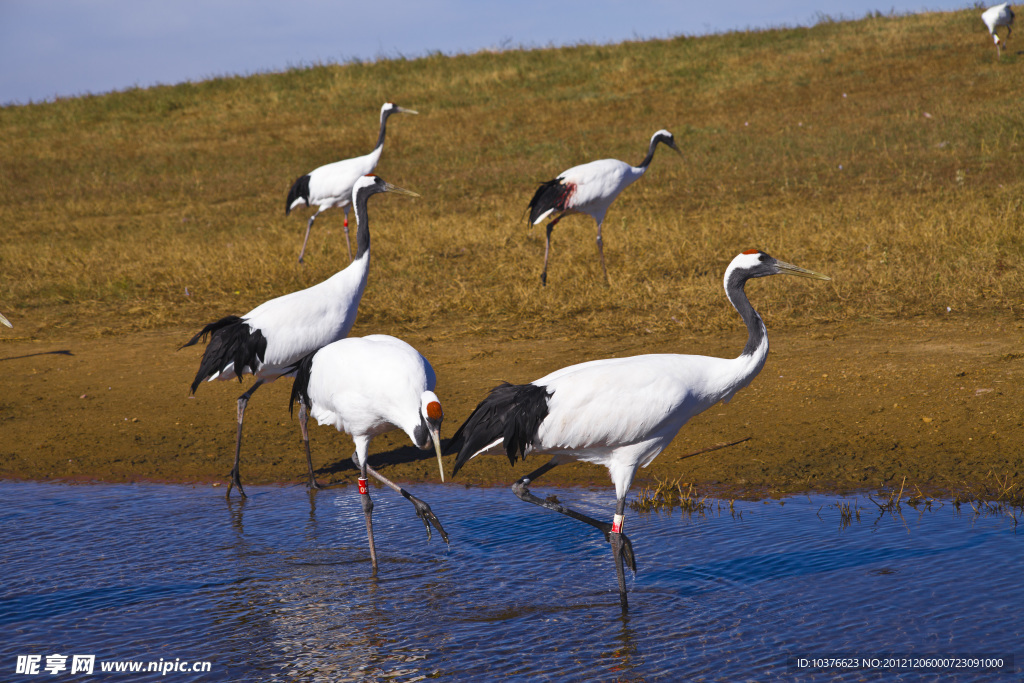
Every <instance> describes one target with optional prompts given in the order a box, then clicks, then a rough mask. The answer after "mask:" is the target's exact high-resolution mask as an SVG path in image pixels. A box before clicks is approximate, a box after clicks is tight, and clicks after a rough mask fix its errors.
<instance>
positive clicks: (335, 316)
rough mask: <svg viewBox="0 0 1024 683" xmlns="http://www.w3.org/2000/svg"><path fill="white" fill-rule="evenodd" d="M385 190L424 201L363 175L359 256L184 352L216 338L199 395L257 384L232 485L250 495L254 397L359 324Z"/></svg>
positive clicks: (212, 331)
mask: <svg viewBox="0 0 1024 683" xmlns="http://www.w3.org/2000/svg"><path fill="white" fill-rule="evenodd" d="M381 192H397V193H399V194H405V195H409V196H412V197H418V196H419V195H418V194H416V193H415V192H410V191H408V190H403V189H402V188H400V187H395V186H394V185H391V184H390V183H386V182H384V181H383V180H381V179H380V178H378V177H377V176H363V177H362V178H360V179H359V180H358V181H357V182H356V184H355V188H354V189H353V191H352V194H353V196H354V197H355V201H354V204H355V210H356V249H357V252H356V258H355V261H353V262H352V263H351V264H349V266H348V267H347V268H345V269H344V270H342V271H340V272H338V273H335V274H334V275H333V276H331V277H330V278H328V279H327V280H324V281H323V282H321V283H319V284H316V285H313V286H312V287H309V288H307V289H302V290H299V291H297V292H292V293H291V294H285V295H284V296H279V297H277V298H276V299H271V300H270V301H266V302H264V303H262V304H260V305H259V306H257V307H256V308H254V309H252V310H251V311H249V312H248V313H246V314H245V315H243V316H241V317H239V316H236V315H229V316H227V317H226V318H221V319H220V320H218V321H217V322H214V323H210V324H209V325H207V326H206V327H204V328H203V329H202V330H200V331H199V333H197V334H196V335H195V336H194V337H192V339H190V340H189V341H188V343H186V344H185V345H184V346H182V347H181V348H185V347H186V346H192V345H193V344H195V343H196V342H198V341H199V340H200V339H204V338H205V337H206V336H207V335H209V336H210V343H209V344H208V345H207V347H206V350H205V351H204V352H203V359H202V361H200V363H199V371H198V372H197V373H196V377H195V379H194V380H193V381H192V390H191V393H192V394H194V393H195V392H196V389H198V388H199V384H200V383H201V382H203V381H204V380H206V381H210V382H212V381H213V380H217V379H219V380H230V379H234V378H236V377H237V378H238V381H239V382H241V381H242V375H244V374H251V375H253V377H255V378H256V383H255V384H253V385H252V387H250V389H249V390H248V391H246V392H245V393H244V394H242V395H241V396H239V398H238V432H237V436H236V438H235V464H234V467H233V468H232V469H231V483H230V484H229V485H228V490H227V495H230V494H231V488H232V486H237V487H238V491H239V493H241V494H242V496H245V491H244V490H243V489H242V483H241V481H239V478H238V460H239V454H240V453H241V449H242V421H243V419H244V418H245V407H246V405H247V404H248V403H249V398H250V397H251V396H252V395H253V392H255V391H256V390H257V389H259V388H260V387H261V386H262V385H264V384H266V383H267V382H273V381H274V380H276V379H277V378H278V377H281V376H283V375H288V374H292V373H293V371H294V367H293V366H294V365H295V364H296V363H298V362H299V361H300V360H302V358H304V357H305V356H307V355H309V354H310V353H313V352H314V351H316V350H317V349H319V348H321V347H323V346H326V345H327V344H330V343H331V342H334V341H337V340H339V339H342V338H344V337H346V336H348V333H349V330H351V329H352V325H353V323H355V321H356V313H357V312H358V311H359V300H360V299H362V297H363V291H364V290H365V289H366V278H367V275H368V273H369V270H370V222H369V218H368V216H367V213H366V202H367V200H368V199H369V198H370V197H372V196H373V195H375V194H378V193H381Z"/></svg>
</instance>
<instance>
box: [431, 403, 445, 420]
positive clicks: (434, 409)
mask: <svg viewBox="0 0 1024 683" xmlns="http://www.w3.org/2000/svg"><path fill="white" fill-rule="evenodd" d="M442 415H444V413H442V412H441V404H440V403H438V402H437V401H431V402H430V403H428V404H427V417H429V418H430V419H431V420H440V419H441V416H442Z"/></svg>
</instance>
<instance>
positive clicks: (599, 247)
mask: <svg viewBox="0 0 1024 683" xmlns="http://www.w3.org/2000/svg"><path fill="white" fill-rule="evenodd" d="M601 225H602V224H601V223H598V224H597V253H598V255H599V256H600V257H601V270H602V271H604V283H605V284H606V285H608V284H611V282H610V281H609V280H608V266H606V265H605V264H604V240H603V239H601Z"/></svg>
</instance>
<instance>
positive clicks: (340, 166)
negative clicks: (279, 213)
mask: <svg viewBox="0 0 1024 683" xmlns="http://www.w3.org/2000/svg"><path fill="white" fill-rule="evenodd" d="M418 113H419V112H416V111H413V110H412V109H403V108H402V107H399V106H398V105H396V104H393V103H391V102H385V103H384V105H383V106H382V107H381V108H380V133H379V134H378V135H377V146H376V147H374V148H373V151H372V152H370V153H369V154H365V155H363V156H361V157H353V158H352V159H344V160H343V161H335V162H334V163H333V164H326V165H324V166H321V167H320V168H317V169H314V170H312V171H310V172H309V173H307V174H306V175H304V176H302V177H301V178H299V179H298V180H296V181H295V182H294V183H293V184H292V189H291V190H289V191H288V199H287V201H286V202H285V205H284V215H286V216H287V215H288V214H289V213H291V211H292V209H294V208H296V207H299V206H303V205H304V206H315V207H317V212H316V213H314V214H313V215H312V216H311V217H310V219H309V222H308V223H307V224H306V236H305V238H303V240H302V251H300V252H299V263H302V262H303V260H302V259H303V257H304V256H305V254H306V242H308V241H309V231H310V230H311V229H312V228H313V221H315V220H316V217H317V216H319V215H320V214H321V213H323V212H324V211H326V210H327V209H331V208H334V207H335V206H339V207H341V208H342V209H344V210H345V244H346V245H347V246H348V258H349V260H350V261H351V260H352V243H351V242H350V241H349V238H348V210H349V206H350V205H351V203H352V188H353V186H354V185H355V184H356V181H357V180H358V179H359V178H362V177H363V176H364V175H367V174H369V173H373V169H374V168H376V166H377V162H378V161H379V160H380V154H381V152H382V151H383V150H384V133H385V132H386V131H387V125H388V117H389V116H391V115H392V114H418Z"/></svg>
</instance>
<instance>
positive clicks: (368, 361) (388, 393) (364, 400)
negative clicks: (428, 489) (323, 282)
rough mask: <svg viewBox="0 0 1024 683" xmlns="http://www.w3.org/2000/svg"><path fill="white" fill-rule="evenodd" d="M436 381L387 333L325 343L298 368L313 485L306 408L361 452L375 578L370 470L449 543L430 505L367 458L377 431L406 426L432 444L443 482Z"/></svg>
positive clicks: (296, 387) (420, 444) (419, 441)
mask: <svg viewBox="0 0 1024 683" xmlns="http://www.w3.org/2000/svg"><path fill="white" fill-rule="evenodd" d="M436 384H437V376H436V375H435V374H434V369H433V368H431V367H430V363H429V362H427V359H426V358H424V357H423V356H421V355H420V353H419V352H418V351H417V350H416V349H414V348H413V347H411V346H409V345H408V344H406V343H405V342H404V341H402V340H401V339H396V338H394V337H389V336H387V335H383V334H375V335H370V336H368V337H349V338H348V339H342V340H340V341H336V342H334V343H333V344H328V345H327V346H325V347H323V348H322V349H320V350H319V351H317V352H316V353H313V354H310V355H309V356H306V357H305V358H304V359H303V360H302V361H301V362H300V363H299V365H298V367H297V372H296V374H295V383H294V384H292V396H291V403H290V406H291V407H292V408H294V405H295V401H296V400H298V402H299V426H300V427H301V428H302V441H303V443H304V444H305V446H306V463H307V464H308V465H309V481H310V485H311V486H315V485H316V481H315V480H314V478H313V459H312V456H311V455H310V453H309V431H308V430H307V428H306V423H307V419H308V418H307V410H308V415H312V416H313V418H314V419H316V421H317V422H319V423H320V424H322V425H333V426H334V427H335V428H336V429H337V430H338V431H339V432H347V433H348V434H350V435H351V436H352V441H354V442H355V446H356V452H355V454H354V455H353V456H352V460H353V461H354V462H355V464H356V466H357V467H359V493H360V496H359V498H360V500H361V501H362V506H363V514H364V515H365V516H366V535H367V538H368V539H369V542H370V561H371V562H372V564H373V575H374V576H376V575H377V550H376V546H375V545H374V543H373V521H372V519H371V513H372V512H373V502H372V501H371V500H370V490H369V488H368V487H367V485H366V475H367V473H369V474H370V475H371V476H373V477H374V478H376V479H378V480H379V481H381V482H382V483H383V484H384V485H385V486H388V487H390V488H392V489H394V490H395V491H397V492H398V493H400V494H402V496H404V497H405V498H406V499H407V500H409V502H411V503H412V504H413V506H414V507H415V508H416V515H417V516H418V517H419V518H420V519H421V520H423V526H425V527H426V528H427V540H428V541H429V540H430V524H433V525H434V526H435V527H436V528H437V530H438V532H440V534H441V537H442V538H443V539H444V542H445V543H447V542H448V534H446V533H445V531H444V528H443V527H442V526H441V522H439V521H438V519H437V517H436V516H435V515H434V513H433V512H431V510H430V506H429V505H427V504H426V503H424V502H423V501H422V500H420V499H419V498H416V497H415V496H413V495H412V494H411V493H409V492H408V491H406V490H405V489H403V488H402V487H401V486H399V485H398V484H395V483H394V482H392V481H390V480H388V479H387V478H385V477H384V476H382V475H381V474H380V473H379V472H377V471H376V470H374V469H373V468H372V467H370V466H369V465H368V464H367V463H366V458H367V451H368V449H369V447H370V440H371V439H373V437H375V436H377V435H379V434H383V433H385V432H389V431H391V430H393V429H401V430H402V431H403V432H405V433H406V434H408V435H409V438H410V439H412V442H413V443H414V444H416V447H417V448H423V449H427V448H430V446H431V444H433V447H434V452H435V453H437V464H438V467H439V468H440V470H441V481H444V464H443V463H442V461H441V421H442V420H443V419H444V413H443V412H442V410H441V402H440V401H439V400H438V398H437V395H436V394H434V386H435V385H436ZM428 522H429V523H428Z"/></svg>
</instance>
